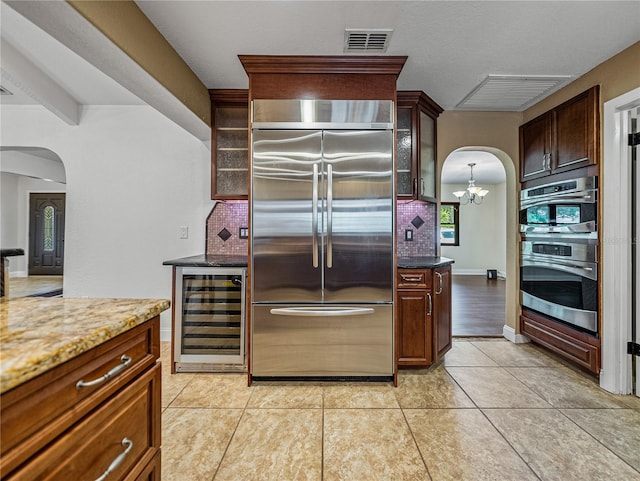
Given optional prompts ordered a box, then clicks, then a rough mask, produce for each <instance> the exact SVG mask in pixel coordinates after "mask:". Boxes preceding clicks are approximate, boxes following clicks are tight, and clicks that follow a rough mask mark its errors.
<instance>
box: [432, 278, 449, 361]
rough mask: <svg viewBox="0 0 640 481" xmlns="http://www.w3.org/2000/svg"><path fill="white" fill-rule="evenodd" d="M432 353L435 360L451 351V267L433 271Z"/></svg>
mask: <svg viewBox="0 0 640 481" xmlns="http://www.w3.org/2000/svg"><path fill="white" fill-rule="evenodd" d="M433 310H434V315H433V317H434V323H433V324H434V336H433V340H434V351H435V356H436V360H438V359H441V358H442V356H444V355H445V354H446V353H447V351H448V350H449V349H451V345H452V344H451V337H452V335H451V266H445V267H438V268H437V269H434V271H433Z"/></svg>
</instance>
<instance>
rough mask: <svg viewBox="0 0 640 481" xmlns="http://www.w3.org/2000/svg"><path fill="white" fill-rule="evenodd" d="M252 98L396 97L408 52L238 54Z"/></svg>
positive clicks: (342, 98) (371, 98)
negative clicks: (362, 54)
mask: <svg viewBox="0 0 640 481" xmlns="http://www.w3.org/2000/svg"><path fill="white" fill-rule="evenodd" d="M238 58H239V59H240V62H241V63H242V66H243V67H244V69H245V71H246V72H247V75H248V76H249V85H250V90H249V100H254V99H305V98H307V99H311V98H312V99H325V100H328V99H340V100H395V98H396V80H397V78H398V75H399V74H400V71H401V70H402V67H403V66H404V63H405V62H406V60H407V57H405V56H391V55H388V56H387V55H385V56H350V55H335V56H328V55H309V56H304V55H239V56H238Z"/></svg>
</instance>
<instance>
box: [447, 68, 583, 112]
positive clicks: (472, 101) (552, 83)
mask: <svg viewBox="0 0 640 481" xmlns="http://www.w3.org/2000/svg"><path fill="white" fill-rule="evenodd" d="M571 78H572V77H571V76H570V75H554V76H549V75H545V76H536V75H489V76H487V78H485V79H484V80H483V81H482V82H480V85H478V86H477V87H476V88H474V89H473V90H472V91H471V93H470V94H469V95H467V96H466V97H465V98H464V99H462V101H461V102H460V103H459V104H458V105H456V109H458V110H486V111H495V110H501V111H516V112H520V111H522V110H524V109H526V108H527V107H530V106H531V105H533V104H535V103H537V102H539V101H540V100H542V99H543V98H545V97H547V96H548V95H550V94H551V93H553V92H555V91H556V90H558V89H559V88H560V87H562V86H563V85H564V84H566V83H567V82H568V81H569V80H571Z"/></svg>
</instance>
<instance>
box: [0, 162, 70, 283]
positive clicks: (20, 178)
mask: <svg viewBox="0 0 640 481" xmlns="http://www.w3.org/2000/svg"><path fill="white" fill-rule="evenodd" d="M3 168H4V165H3ZM0 179H2V215H1V216H0V230H1V231H2V246H3V247H10V248H11V247H18V248H21V249H24V252H25V254H27V253H28V252H29V249H28V248H29V194H30V193H32V192H65V191H66V186H65V185H64V184H61V183H58V182H47V181H44V180H42V179H34V178H33V177H27V176H24V175H17V174H10V173H7V172H0ZM5 189H6V191H5ZM9 274H10V275H11V276H12V277H16V276H26V275H27V256H26V255H24V256H16V257H10V258H9Z"/></svg>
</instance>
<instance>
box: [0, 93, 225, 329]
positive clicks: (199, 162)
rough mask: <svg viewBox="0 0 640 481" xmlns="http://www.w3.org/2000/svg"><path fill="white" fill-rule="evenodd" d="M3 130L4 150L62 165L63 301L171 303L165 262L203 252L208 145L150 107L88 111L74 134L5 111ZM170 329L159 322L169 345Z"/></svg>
mask: <svg viewBox="0 0 640 481" xmlns="http://www.w3.org/2000/svg"><path fill="white" fill-rule="evenodd" d="M0 122H1V124H0V127H1V134H0V145H11V146H38V147H44V148H48V149H50V150H52V151H53V152H55V153H56V154H58V155H59V156H60V158H61V159H62V161H63V162H64V165H65V169H66V175H67V185H66V192H67V204H66V229H65V230H66V234H65V273H64V285H63V288H64V296H65V297H79V296H88V297H130V298H165V299H170V298H171V268H170V267H168V266H163V265H162V262H163V261H164V260H167V259H173V258H177V257H183V256H188V255H195V254H199V253H203V252H204V248H205V240H204V239H205V220H206V215H207V213H208V212H209V211H210V209H211V206H212V204H213V202H212V201H211V200H210V198H209V184H210V151H209V150H208V148H207V146H206V145H205V144H203V143H202V142H201V141H199V140H198V139H196V138H195V137H193V136H192V135H190V134H189V133H187V132H186V131H185V130H183V129H182V128H180V127H178V126H177V125H176V124H174V123H173V122H171V121H170V120H168V119H167V118H166V117H164V116H163V115H161V114H159V113H158V112H156V111H155V110H153V109H152V108H151V107H148V106H92V107H86V108H84V109H83V111H82V113H81V121H80V125H78V126H69V125H66V124H65V123H63V122H62V121H60V120H59V119H58V118H56V117H55V116H54V115H53V114H51V113H50V112H48V111H46V110H45V109H44V108H40V107H34V106H29V107H18V106H15V107H13V106H2V117H1V119H0ZM180 226H187V227H188V228H189V239H186V240H185V239H179V230H180ZM170 320H171V315H170V312H168V311H167V312H165V313H163V315H162V317H161V327H162V330H163V333H162V334H163V338H164V339H167V334H168V332H169V329H170Z"/></svg>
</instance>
